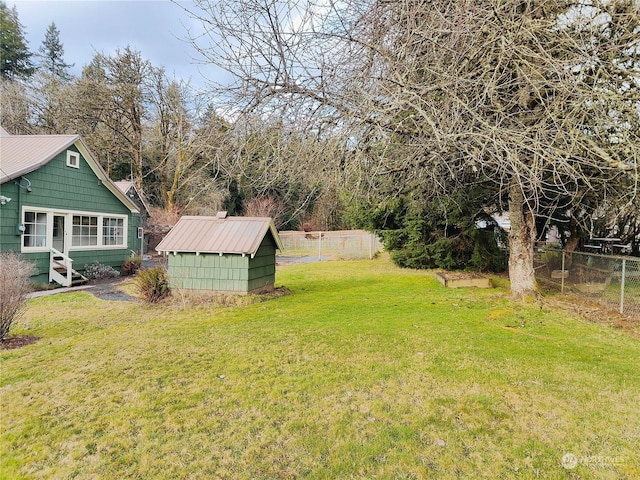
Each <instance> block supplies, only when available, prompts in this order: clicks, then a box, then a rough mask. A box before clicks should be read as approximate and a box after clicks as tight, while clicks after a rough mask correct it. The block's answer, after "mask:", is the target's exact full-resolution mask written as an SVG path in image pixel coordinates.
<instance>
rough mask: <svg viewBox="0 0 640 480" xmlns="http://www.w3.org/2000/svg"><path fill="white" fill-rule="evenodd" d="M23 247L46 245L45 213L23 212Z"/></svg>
mask: <svg viewBox="0 0 640 480" xmlns="http://www.w3.org/2000/svg"><path fill="white" fill-rule="evenodd" d="M22 246H24V247H46V246H47V214H46V213H44V212H30V211H25V212H24V235H23V236H22Z"/></svg>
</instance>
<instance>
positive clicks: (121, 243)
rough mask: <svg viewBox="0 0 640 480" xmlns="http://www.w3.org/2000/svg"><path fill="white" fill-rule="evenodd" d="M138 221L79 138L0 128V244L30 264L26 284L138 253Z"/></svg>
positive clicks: (70, 279) (63, 280) (65, 282)
mask: <svg viewBox="0 0 640 480" xmlns="http://www.w3.org/2000/svg"><path fill="white" fill-rule="evenodd" d="M139 223H140V216H139V212H138V209H137V208H136V206H135V204H134V203H133V202H132V201H131V199H129V198H128V197H127V196H126V195H125V194H124V193H122V192H121V191H120V190H119V189H118V188H117V187H116V186H115V185H114V183H113V182H112V181H111V180H110V179H109V178H108V177H107V174H106V173H105V171H104V170H103V169H102V167H101V166H100V164H99V163H98V162H97V161H96V159H95V158H94V157H93V155H92V154H91V152H90V151H89V149H88V148H87V145H86V144H85V143H84V141H83V140H82V138H80V136H78V135H9V134H8V133H7V132H6V131H4V130H3V129H1V128H0V249H1V250H3V251H4V250H12V251H15V252H17V253H19V254H21V256H22V258H24V259H25V260H27V261H30V262H32V263H33V264H34V265H35V267H36V268H35V274H34V277H33V278H32V280H33V281H34V283H49V282H56V283H58V284H60V285H62V286H70V285H72V284H73V283H74V279H78V278H81V276H80V275H79V273H81V272H83V271H84V267H85V265H88V264H91V263H93V262H99V263H102V264H105V265H110V266H112V267H114V268H116V269H117V268H119V267H120V266H121V265H122V264H123V262H124V261H125V260H126V259H127V258H128V257H130V256H131V255H132V253H136V252H139V250H140V241H139V239H138V237H139V231H138V227H139Z"/></svg>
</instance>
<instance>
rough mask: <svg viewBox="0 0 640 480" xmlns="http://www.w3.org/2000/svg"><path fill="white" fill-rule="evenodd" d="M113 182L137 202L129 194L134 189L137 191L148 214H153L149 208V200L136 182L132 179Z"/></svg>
mask: <svg viewBox="0 0 640 480" xmlns="http://www.w3.org/2000/svg"><path fill="white" fill-rule="evenodd" d="M113 183H114V185H115V186H116V187H118V190H120V191H121V192H122V193H124V194H125V195H127V196H128V197H129V198H131V199H132V200H133V202H134V203H136V201H135V199H133V197H131V196H130V195H129V192H130V191H131V190H133V191H134V192H135V193H136V195H138V199H139V200H140V204H142V207H143V208H144V209H145V210H146V212H147V215H151V210H150V209H149V205H147V202H146V201H145V199H144V197H143V196H142V195H141V194H140V192H139V191H138V189H137V188H136V186H135V184H134V183H133V182H132V181H131V180H119V181H117V182H113Z"/></svg>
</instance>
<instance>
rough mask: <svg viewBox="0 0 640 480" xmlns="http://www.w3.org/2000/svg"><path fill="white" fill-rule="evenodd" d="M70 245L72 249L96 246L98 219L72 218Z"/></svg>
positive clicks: (85, 216)
mask: <svg viewBox="0 0 640 480" xmlns="http://www.w3.org/2000/svg"><path fill="white" fill-rule="evenodd" d="M71 245H72V246H74V247H85V246H92V245H98V217H92V216H89V215H74V216H73V222H72V234H71Z"/></svg>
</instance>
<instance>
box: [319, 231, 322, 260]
mask: <svg viewBox="0 0 640 480" xmlns="http://www.w3.org/2000/svg"><path fill="white" fill-rule="evenodd" d="M318 261H319V262H320V261H322V232H318Z"/></svg>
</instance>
